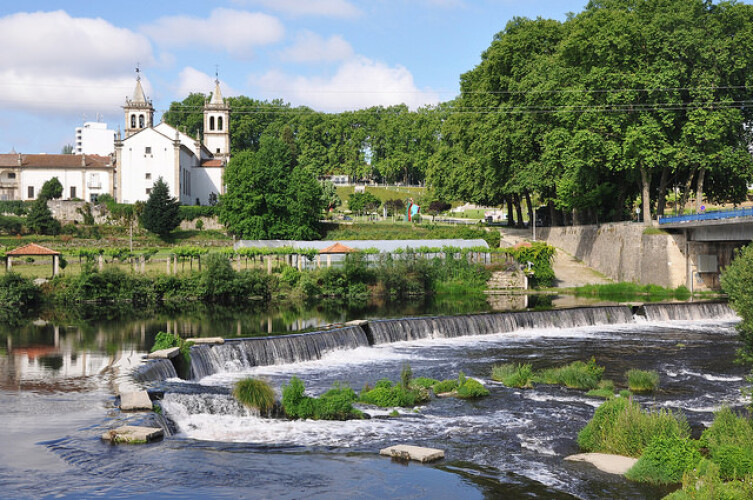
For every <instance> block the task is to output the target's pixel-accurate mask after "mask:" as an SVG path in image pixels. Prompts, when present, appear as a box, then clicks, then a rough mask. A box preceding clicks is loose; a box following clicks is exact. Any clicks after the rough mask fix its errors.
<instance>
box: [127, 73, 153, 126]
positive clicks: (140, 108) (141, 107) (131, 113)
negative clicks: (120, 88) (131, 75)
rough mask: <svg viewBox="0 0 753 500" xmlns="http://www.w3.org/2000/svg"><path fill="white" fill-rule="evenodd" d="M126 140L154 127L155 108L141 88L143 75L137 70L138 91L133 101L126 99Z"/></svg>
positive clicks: (135, 91) (134, 94)
mask: <svg viewBox="0 0 753 500" xmlns="http://www.w3.org/2000/svg"><path fill="white" fill-rule="evenodd" d="M123 110H124V111H125V138H126V139H128V138H129V137H131V136H132V135H133V134H135V133H136V132H139V131H140V130H143V129H145V128H149V127H152V126H154V107H153V106H152V101H151V100H149V99H147V98H146V94H144V89H143V87H142V86H141V73H140V71H139V68H138V67H137V68H136V89H135V90H134V91H133V99H128V98H127V97H126V103H125V106H123Z"/></svg>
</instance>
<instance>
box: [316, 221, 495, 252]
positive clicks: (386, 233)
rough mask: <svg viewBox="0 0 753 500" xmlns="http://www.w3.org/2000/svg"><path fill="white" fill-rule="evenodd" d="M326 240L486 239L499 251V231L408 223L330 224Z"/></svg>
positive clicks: (325, 235) (327, 228) (325, 236)
mask: <svg viewBox="0 0 753 500" xmlns="http://www.w3.org/2000/svg"><path fill="white" fill-rule="evenodd" d="M323 237H324V239H327V240H332V241H344V240H429V239H431V240H446V239H466V240H472V239H483V240H485V241H486V243H487V244H488V245H489V247H491V248H498V247H499V241H500V238H501V235H500V233H499V231H484V230H483V229H476V228H473V227H467V226H442V225H439V224H409V223H398V224H392V223H379V224H373V223H353V224H348V225H346V224H327V227H326V232H325V234H324V236H323Z"/></svg>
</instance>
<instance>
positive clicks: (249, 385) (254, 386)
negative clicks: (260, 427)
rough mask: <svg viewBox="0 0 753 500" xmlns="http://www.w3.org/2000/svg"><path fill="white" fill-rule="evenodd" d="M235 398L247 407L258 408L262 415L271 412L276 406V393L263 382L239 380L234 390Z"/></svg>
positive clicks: (250, 379) (248, 379)
mask: <svg viewBox="0 0 753 500" xmlns="http://www.w3.org/2000/svg"><path fill="white" fill-rule="evenodd" d="M233 396H234V397H235V399H237V400H238V401H240V402H241V403H243V404H244V405H245V406H248V407H249V408H256V409H257V410H259V412H260V413H262V414H264V413H267V412H269V410H271V409H272V407H273V406H274V404H275V391H274V390H273V389H272V388H271V387H270V386H269V384H268V383H267V382H265V381H263V380H254V379H252V378H246V379H243V380H239V381H238V382H236V383H235V387H234V388H233Z"/></svg>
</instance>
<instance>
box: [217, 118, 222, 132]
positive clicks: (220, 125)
mask: <svg viewBox="0 0 753 500" xmlns="http://www.w3.org/2000/svg"><path fill="white" fill-rule="evenodd" d="M217 130H222V117H221V116H219V117H217Z"/></svg>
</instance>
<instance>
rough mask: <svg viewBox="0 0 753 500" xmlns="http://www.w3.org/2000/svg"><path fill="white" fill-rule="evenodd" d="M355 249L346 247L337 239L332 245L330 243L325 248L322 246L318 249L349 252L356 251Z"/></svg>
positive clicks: (327, 251)
mask: <svg viewBox="0 0 753 500" xmlns="http://www.w3.org/2000/svg"><path fill="white" fill-rule="evenodd" d="M356 251H357V250H354V249H352V248H350V247H346V246H345V245H343V244H342V243H340V242H339V241H338V242H337V243H335V244H334V245H330V246H328V247H327V248H322V249H321V250H319V253H351V252H356Z"/></svg>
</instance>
